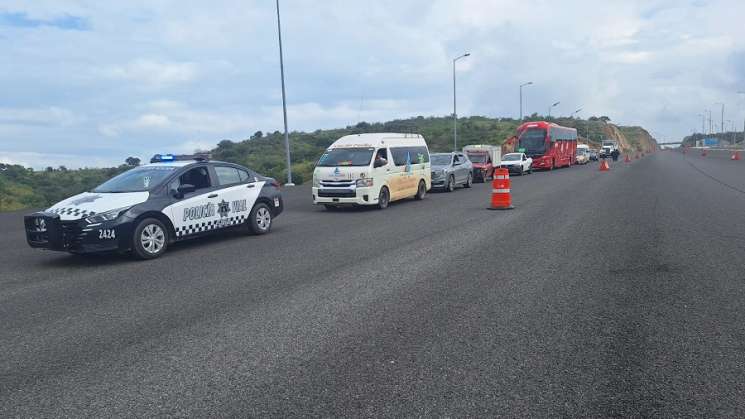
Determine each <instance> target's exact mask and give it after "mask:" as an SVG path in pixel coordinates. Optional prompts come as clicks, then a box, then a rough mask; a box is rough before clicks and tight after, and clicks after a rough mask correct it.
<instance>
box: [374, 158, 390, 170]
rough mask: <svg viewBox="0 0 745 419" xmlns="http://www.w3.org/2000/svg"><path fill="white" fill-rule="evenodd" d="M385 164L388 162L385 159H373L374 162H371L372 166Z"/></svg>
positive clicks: (376, 166)
mask: <svg viewBox="0 0 745 419" xmlns="http://www.w3.org/2000/svg"><path fill="white" fill-rule="evenodd" d="M386 164H388V160H386V159H382V158H381V159H375V163H373V168H378V167H383V166H385V165H386Z"/></svg>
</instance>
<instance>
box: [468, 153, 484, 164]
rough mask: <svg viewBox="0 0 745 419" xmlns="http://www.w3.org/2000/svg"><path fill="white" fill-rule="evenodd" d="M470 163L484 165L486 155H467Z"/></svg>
mask: <svg viewBox="0 0 745 419" xmlns="http://www.w3.org/2000/svg"><path fill="white" fill-rule="evenodd" d="M467 154H468V160H471V163H486V153H467Z"/></svg>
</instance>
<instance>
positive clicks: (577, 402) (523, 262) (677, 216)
mask: <svg viewBox="0 0 745 419" xmlns="http://www.w3.org/2000/svg"><path fill="white" fill-rule="evenodd" d="M512 190H513V201H514V205H515V207H516V208H515V209H514V210H512V211H487V210H486V209H485V208H486V206H487V203H488V200H489V191H490V185H475V187H474V188H472V189H470V190H465V189H459V190H456V191H455V192H453V193H431V194H428V195H427V197H426V199H425V200H423V201H413V200H410V201H405V202H400V203H394V204H392V205H391V207H389V208H388V209H386V210H385V211H378V210H364V209H363V210H347V211H338V212H328V211H325V210H323V209H322V208H318V207H314V206H313V205H312V204H311V203H310V202H311V200H310V191H309V188H307V187H297V188H296V189H285V191H284V194H285V199H286V203H287V210H286V212H285V213H284V214H282V216H280V217H279V218H278V219H277V220H275V225H274V227H273V231H272V233H271V234H269V235H266V236H262V237H252V236H245V235H242V234H239V233H232V234H229V235H228V236H221V237H210V238H206V239H202V240H197V241H191V242H187V243H183V244H178V245H175V246H173V247H172V248H170V249H169V252H168V253H167V254H166V255H164V256H163V257H162V258H160V259H157V260H153V261H147V262H138V261H134V260H130V259H129V258H127V257H122V256H118V255H105V256H96V257H80V256H72V255H67V254H60V253H51V252H43V251H37V250H33V249H30V248H29V247H28V246H27V245H26V243H25V238H24V234H23V229H22V214H21V213H10V214H1V215H0V231H2V234H0V248H1V249H2V252H0V416H2V417H16V416H19V417H59V416H69V417H80V416H87V417H112V416H127V417H132V416H197V417H215V416H238V417H248V416H282V417H287V416H301V415H302V416H372V417H402V416H425V417H431V416H476V417H486V416H511V417H516V416H517V417H520V416H523V417H545V416H551V417H554V416H570V417H576V416H592V417H609V416H625V417H628V416H634V417H638V416H659V417H679V416H682V417H745V379H743V377H745V259H743V248H744V247H745V212H743V208H745V161H740V162H734V161H730V160H728V159H726V158H712V157H702V156H700V155H699V154H695V153H690V152H689V153H688V154H686V155H684V154H682V153H680V152H659V153H656V154H654V155H651V156H647V157H645V158H643V159H641V160H638V161H633V162H632V163H630V164H625V163H623V162H618V163H615V164H614V165H613V166H612V169H611V171H609V172H606V173H601V172H599V171H598V170H597V163H592V164H589V165H587V166H580V167H572V168H566V169H560V170H556V171H553V172H550V173H535V174H532V175H527V176H523V177H513V178H512Z"/></svg>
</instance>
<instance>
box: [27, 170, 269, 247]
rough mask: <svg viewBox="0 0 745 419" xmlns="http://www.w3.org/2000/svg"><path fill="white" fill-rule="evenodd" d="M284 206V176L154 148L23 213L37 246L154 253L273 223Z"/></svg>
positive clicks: (262, 228)
mask: <svg viewBox="0 0 745 419" xmlns="http://www.w3.org/2000/svg"><path fill="white" fill-rule="evenodd" d="M282 209H283V202H282V194H281V193H280V189H279V183H277V181H275V180H274V179H272V178H268V177H264V176H261V175H259V174H257V173H255V172H253V171H251V170H250V169H247V168H245V167H243V166H239V165H237V164H232V163H225V162H219V161H210V160H209V159H207V158H204V157H201V156H171V155H164V156H161V155H156V156H155V157H153V159H152V160H151V164H148V165H143V166H139V167H136V168H133V169H131V170H128V171H126V172H124V173H122V174H120V175H118V176H115V177H114V178H112V179H110V180H108V181H106V182H104V183H103V184H101V185H100V186H98V187H96V188H95V189H93V190H92V191H90V192H84V193H81V194H79V195H76V196H73V197H71V198H68V199H66V200H64V201H61V202H59V203H57V204H55V205H53V206H52V207H50V208H49V209H47V210H45V211H42V212H37V213H34V214H31V215H27V216H26V217H24V224H25V230H26V239H27V241H28V244H29V245H30V246H31V247H34V248H41V249H48V250H58V251H66V252H71V253H93V252H106V251H120V252H129V251H131V252H132V254H133V255H134V256H136V257H138V258H141V259H152V258H155V257H158V256H160V255H161V254H163V252H165V251H166V249H167V247H168V245H169V244H170V243H173V242H175V241H179V240H185V239H190V238H193V237H199V236H202V235H205V234H208V233H213V232H218V231H223V230H225V229H227V228H231V227H234V228H242V229H245V230H246V231H247V232H252V233H254V234H265V233H268V232H269V230H270V229H271V225H272V221H273V219H274V217H276V216H278V215H279V214H280V213H281V212H282Z"/></svg>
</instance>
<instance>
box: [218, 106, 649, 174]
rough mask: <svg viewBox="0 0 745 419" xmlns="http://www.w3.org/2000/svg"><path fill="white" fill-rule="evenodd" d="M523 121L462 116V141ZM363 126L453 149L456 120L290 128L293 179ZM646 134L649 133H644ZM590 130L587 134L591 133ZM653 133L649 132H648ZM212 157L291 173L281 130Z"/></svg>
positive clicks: (592, 123)
mask: <svg viewBox="0 0 745 419" xmlns="http://www.w3.org/2000/svg"><path fill="white" fill-rule="evenodd" d="M528 120H532V121H541V120H545V117H543V116H540V115H532V116H531V117H529V118H528ZM551 121H553V122H556V123H558V124H560V125H563V126H567V127H573V128H577V130H578V133H579V135H580V137H581V138H582V139H583V141H584V142H587V143H589V144H591V145H595V146H598V145H599V143H600V141H601V140H602V139H605V138H615V137H616V136H617V134H616V130H613V129H609V127H615V126H614V125H611V124H609V122H608V121H609V119H608V118H607V117H600V118H596V117H592V118H590V119H589V120H582V119H575V118H555V119H553V118H552V119H551ZM518 125H519V121H518V120H516V119H510V118H487V117H483V116H472V117H468V118H459V119H458V147H459V148H461V147H463V146H464V145H467V144H495V145H499V144H502V143H503V142H504V141H505V140H506V139H508V138H509V137H511V136H512V135H514V133H515V130H516V128H517V127H518ZM619 129H621V130H626V131H627V132H628V133H629V135H631V136H632V138H634V140H632V141H636V143H638V144H641V143H643V141H642V140H641V139H642V138H647V137H649V134H648V133H647V132H646V131H644V130H643V129H641V128H639V127H628V129H627V127H619ZM365 132H405V133H418V134H421V135H423V136H424V138H425V139H426V140H427V144H428V145H429V147H430V150H431V151H434V152H437V151H451V150H452V149H453V120H452V118H451V117H428V118H424V117H421V116H419V117H416V118H410V119H397V120H394V121H389V122H383V123H373V124H369V123H367V122H360V123H359V124H357V125H355V126H348V127H346V128H340V129H332V130H317V131H314V132H310V133H305V132H292V133H290V144H291V146H290V147H291V152H292V161H293V165H292V173H293V181H294V182H295V183H298V184H300V183H303V182H305V181H307V180H309V179H310V178H311V177H312V173H313V167H314V164H315V162H316V160H317V159H318V158H319V157H320V156H321V154H322V153H323V151H324V150H325V149H326V148H327V147H328V146H330V145H331V143H333V142H334V141H335V140H336V139H338V138H339V137H341V136H344V135H348V134H358V133H365ZM645 134H646V136H645ZM588 136H589V139H587V137H588ZM649 138H651V137H649ZM212 155H213V157H214V158H216V159H219V160H225V161H230V162H235V163H239V164H243V165H246V166H248V167H251V168H253V169H255V170H257V171H258V172H260V173H263V174H266V175H268V176H272V177H274V178H276V179H278V180H281V181H284V180H286V179H287V170H286V163H285V153H284V137H283V135H282V133H280V132H279V131H275V132H274V133H271V134H267V135H264V134H263V133H261V132H257V133H256V134H254V135H253V136H252V137H251V138H249V139H247V140H243V141H239V142H233V141H228V140H226V141H222V142H221V143H220V144H218V146H217V148H215V149H214V150H212Z"/></svg>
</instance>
